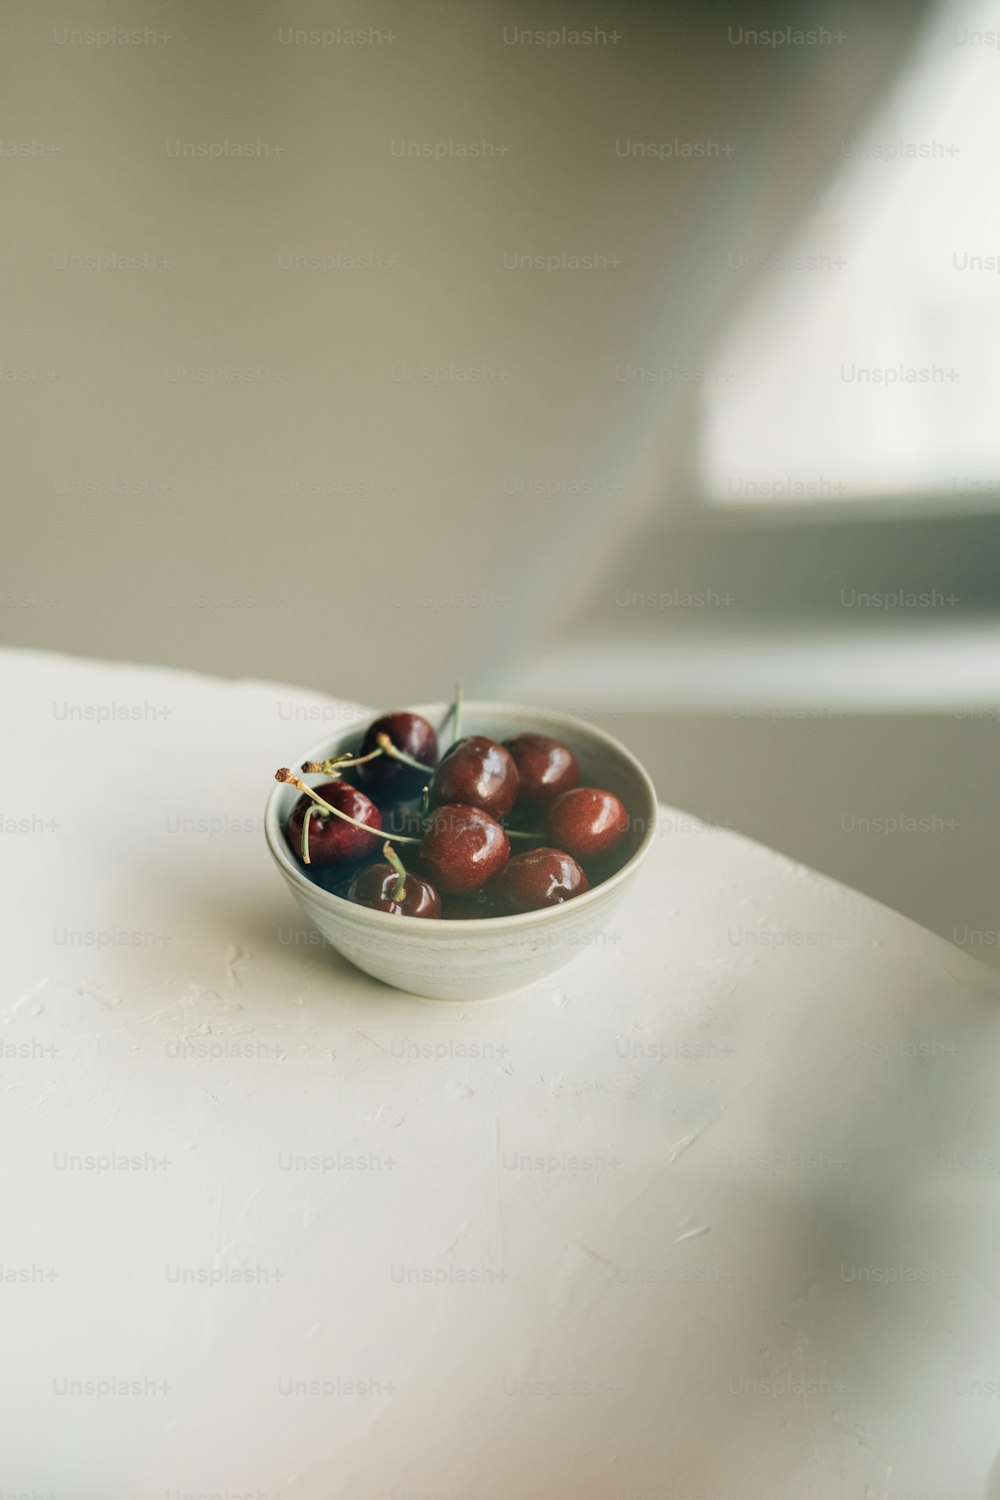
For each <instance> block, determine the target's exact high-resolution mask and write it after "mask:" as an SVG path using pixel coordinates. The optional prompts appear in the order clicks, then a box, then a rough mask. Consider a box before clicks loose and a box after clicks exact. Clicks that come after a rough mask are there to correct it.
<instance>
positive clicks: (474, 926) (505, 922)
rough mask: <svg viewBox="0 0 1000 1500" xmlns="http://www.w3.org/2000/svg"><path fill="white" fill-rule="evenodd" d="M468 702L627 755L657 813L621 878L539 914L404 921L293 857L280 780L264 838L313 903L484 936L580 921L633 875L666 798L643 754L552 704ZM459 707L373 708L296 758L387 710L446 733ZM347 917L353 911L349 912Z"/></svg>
mask: <svg viewBox="0 0 1000 1500" xmlns="http://www.w3.org/2000/svg"><path fill="white" fill-rule="evenodd" d="M462 706H463V712H470V713H476V714H478V713H483V714H484V715H489V714H490V713H491V712H496V713H502V714H510V715H514V716H517V715H520V716H522V717H524V718H526V719H532V718H534V719H536V720H538V721H545V723H547V724H548V725H550V726H552V727H551V728H550V730H548V731H543V730H541V729H539V728H536V727H534V726H533V725H532V724H530V723H528V724H526V725H525V727H524V729H523V730H522V731H521V732H522V733H526V734H531V733H544V732H551V733H552V734H553V737H556V736H557V735H558V734H559V733H560V732H561V731H563V730H564V731H565V733H566V734H567V736H569V737H572V735H573V734H574V733H579V732H581V731H582V732H583V734H585V735H588V736H589V737H590V738H591V739H597V740H600V741H601V742H602V744H603V745H604V747H605V748H606V749H608V750H611V751H613V752H614V753H615V755H616V756H618V758H619V759H621V760H623V761H624V762H625V763H626V764H627V766H628V767H629V769H630V770H631V771H632V772H633V773H634V774H635V775H636V777H637V778H638V780H639V782H640V784H641V785H642V787H643V790H644V791H645V793H646V796H647V799H648V801H649V805H650V809H651V814H652V815H651V816H650V817H649V818H648V819H647V822H646V828H645V830H644V831H643V835H642V838H641V839H640V841H639V843H638V844H637V845H636V847H635V849H634V850H633V851H632V853H631V854H630V855H629V857H628V859H627V860H626V861H625V863H624V864H623V865H622V866H621V867H620V868H619V869H617V870H616V871H615V873H614V874H613V875H609V876H608V878H607V879H606V880H602V881H601V882H600V884H599V885H595V886H591V888H590V889H589V890H587V891H584V893H583V895H582V896H574V897H573V899H572V900H571V901H563V902H561V903H560V904H559V905H558V906H544V907H541V908H540V909H539V910H537V911H526V912H513V913H511V914H510V915H509V916H504V917H467V918H463V919H461V920H457V919H455V918H448V917H420V918H416V917H414V918H412V919H411V920H410V921H409V922H401V921H400V918H399V917H398V916H396V915H394V914H393V913H392V912H387V911H375V910H374V909H373V908H372V907H367V906H362V905H360V904H359V903H357V902H353V901H347V900H345V898H344V897H343V896H335V895H334V893H333V892H332V891H327V890H324V888H323V887H322V886H321V885H317V884H316V882H315V881H313V880H310V879H309V876H308V875H306V874H305V873H304V872H303V871H302V869H301V868H300V867H299V865H298V864H297V862H296V861H295V859H294V858H293V856H292V854H291V851H290V850H289V848H288V844H287V842H286V840H285V836H284V829H283V827H282V825H281V823H280V822H279V819H278V804H279V802H280V801H281V800H282V798H283V796H287V795H288V794H289V792H290V791H292V790H294V789H293V788H290V787H289V786H288V785H287V784H285V783H282V782H276V783H275V785H274V786H273V787H272V788H271V792H270V795H269V796H268V799H267V805H266V807H265V809H264V837H265V839H266V840H267V846H268V849H269V850H270V852H271V857H272V859H273V860H274V862H275V864H276V865H277V866H278V868H279V870H280V871H281V873H282V874H283V875H284V876H285V878H286V879H287V880H290V882H291V883H292V885H293V886H295V887H297V888H298V889H299V890H301V891H302V893H303V894H304V895H308V896H309V898H310V900H312V901H318V902H319V904H320V906H322V907H324V908H326V909H327V910H328V911H330V912H331V913H332V914H333V915H335V916H336V915H338V914H340V913H341V912H342V908H345V907H346V908H347V911H348V912H349V913H350V918H349V920H352V921H356V922H358V923H366V922H367V923H370V924H371V925H372V926H373V928H374V930H375V931H382V932H396V933H402V934H408V935H410V936H413V937H418V936H420V937H425V938H432V937H437V938H440V935H441V932H442V930H443V929H447V930H448V931H452V930H453V929H457V931H456V932H455V936H456V938H458V937H459V936H460V935H462V934H465V935H467V936H468V937H470V938H471V937H482V936H485V935H486V934H488V933H490V932H502V931H507V932H509V931H510V930H511V928H512V927H514V926H519V927H523V926H539V925H541V924H542V923H545V922H552V921H558V920H560V919H562V920H565V919H566V918H567V917H569V916H572V917H574V918H576V917H577V916H579V915H582V913H583V912H584V911H585V910H586V908H587V907H588V906H590V905H593V904H594V902H595V899H596V900H598V901H600V900H601V898H602V897H606V896H607V895H608V894H610V893H611V892H612V891H614V890H616V889H617V888H618V887H620V886H621V885H623V884H625V882H626V881H628V880H629V879H631V877H632V875H634V873H635V871H636V870H637V869H638V867H639V865H640V864H641V863H642V861H643V860H644V859H645V858H646V856H647V854H648V853H649V851H650V849H651V848H652V844H653V839H654V837H655V836H656V831H657V823H658V820H659V819H658V814H659V799H658V797H657V794H656V788H655V786H654V785H653V780H652V777H651V776H650V774H649V772H648V771H647V770H646V768H645V766H644V765H643V764H642V762H641V761H640V760H639V758H638V757H637V756H635V755H633V753H632V751H631V750H629V749H628V748H627V747H626V746H625V745H623V744H622V743H621V741H620V740H618V739H616V738H615V736H614V735H612V734H608V732H607V731H606V730H604V729H599V728H598V727H597V725H596V724H591V723H590V722H589V721H588V720H586V719H580V718H578V717H576V715H574V714H564V713H559V712H557V711H553V710H549V709H544V708H538V707H537V706H535V705H533V704H527V703H509V702H504V701H501V700H499V699H488V698H466V699H465V700H464V701H463V705H462ZM452 707H453V705H452V704H450V703H440V702H438V703H418V704H412V703H408V704H403V705H401V706H400V708H399V709H392V710H380V709H372V710H371V711H370V714H364V713H362V714H359V716H358V719H357V721H356V722H354V723H352V724H349V725H346V726H345V727H344V728H342V729H341V730H340V731H339V732H338V733H336V734H326V735H324V736H323V738H322V739H320V740H317V741H316V743H315V744H313V745H311V746H310V747H309V748H308V749H307V750H303V751H302V752H301V753H300V754H297V755H296V756H294V757H293V759H292V762H291V764H294V765H301V763H302V762H303V761H305V760H319V759H323V758H325V756H324V754H323V752H324V751H325V752H327V753H329V749H330V746H331V743H332V742H333V741H335V740H341V739H344V738H345V737H347V736H350V735H354V734H364V731H365V729H366V728H367V726H368V724H370V723H371V721H372V719H376V718H379V717H381V715H382V713H384V712H393V713H395V712H404V713H415V714H422V715H423V717H424V718H426V719H429V720H430V722H431V723H432V724H434V725H435V727H437V728H438V732H439V733H440V731H441V728H443V727H444V726H445V725H446V724H447V722H448V718H449V715H450V710H451V708H452ZM343 914H344V915H345V916H346V913H343Z"/></svg>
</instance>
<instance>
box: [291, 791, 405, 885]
mask: <svg viewBox="0 0 1000 1500" xmlns="http://www.w3.org/2000/svg"><path fill="white" fill-rule="evenodd" d="M314 790H315V791H316V793H317V794H318V795H319V796H320V797H322V798H323V800H324V802H329V804H330V806H331V807H335V808H337V810H338V811H339V812H343V813H346V814H347V816H348V817H349V818H356V819H357V821H358V822H359V823H365V824H367V826H368V827H369V828H371V829H372V830H373V832H372V833H370V834H369V833H363V832H362V831H361V829H360V828H352V826H351V824H350V823H345V822H344V820H343V818H335V817H333V816H332V815H331V814H330V813H325V812H324V811H323V809H322V808H321V807H316V803H315V802H314V801H313V800H312V798H311V797H307V796H305V794H304V793H303V795H302V796H301V797H300V798H299V800H298V802H296V804H295V806H294V807H293V808H292V810H291V812H290V814H289V816H288V822H287V823H286V824H285V837H286V839H287V840H288V844H289V848H290V849H291V851H292V853H293V854H294V855H295V858H296V859H298V860H300V861H302V863H303V864H304V863H305V861H304V860H303V859H302V820H303V818H304V817H305V814H306V809H307V808H309V807H316V812H315V813H314V815H313V816H312V817H311V818H310V819H309V866H310V867H311V866H312V865H316V866H317V867H318V868H322V867H323V866H325V865H343V864H349V863H352V862H353V861H355V860H359V859H364V858H365V856H366V855H368V854H373V853H374V852H375V849H376V848H377V847H378V838H377V831H378V830H379V829H380V828H381V827H382V814H381V813H380V812H379V810H378V808H377V807H376V806H375V804H374V802H373V801H372V800H371V798H370V797H366V796H365V794H364V792H359V791H358V789H357V787H354V786H349V785H348V784H347V782H346V781H327V782H324V783H323V785H322V786H317V787H315V788H314Z"/></svg>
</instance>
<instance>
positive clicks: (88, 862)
mask: <svg viewBox="0 0 1000 1500" xmlns="http://www.w3.org/2000/svg"><path fill="white" fill-rule="evenodd" d="M0 694H2V697H0V702H2V729H0V765H2V773H3V796H2V799H0V801H2V806H0V817H2V824H0V827H2V843H0V848H2V849H3V852H4V855H5V858H4V860H3V863H2V875H0V878H2V916H0V927H2V933H3V938H4V944H3V947H4V955H5V958H4V987H5V997H4V1001H3V1005H2V1012H0V1013H2V1019H3V1028H2V1032H0V1040H2V1046H0V1079H2V1087H0V1100H2V1116H3V1119H2V1129H0V1151H2V1154H3V1158H4V1178H3V1180H4V1183H5V1195H4V1212H3V1215H2V1221H0V1224H2V1227H0V1264H2V1267H3V1270H2V1273H0V1274H2V1280H0V1307H2V1312H3V1318H2V1325H3V1328H4V1330H5V1331H4V1335H3V1346H2V1347H3V1349H4V1353H5V1358H4V1359H3V1360H2V1362H0V1411H2V1414H3V1420H2V1424H0V1425H2V1429H3V1437H2V1439H0V1450H2V1463H0V1492H2V1494H3V1495H4V1496H5V1497H6V1496H8V1495H11V1494H15V1493H16V1494H20V1493H27V1494H31V1493H32V1491H34V1492H37V1494H38V1495H40V1496H46V1497H55V1500H92V1497H93V1500H114V1497H119V1496H120V1497H122V1500H177V1497H180V1496H190V1495H203V1496H207V1495H214V1496H216V1497H224V1500H238V1497H240V1500H242V1497H246V1496H251V1495H252V1496H254V1497H256V1500H260V1497H262V1496H267V1497H268V1500H279V1497H280V1500H293V1497H294V1500H417V1497H421V1500H429V1497H435V1500H474V1497H475V1500H542V1497H546V1500H551V1497H567V1500H570V1497H572V1500H654V1497H655V1500H765V1497H766V1500H916V1497H927V1496H934V1497H938V1500H985V1497H987V1496H990V1497H991V1500H995V1497H996V1496H998V1495H1000V1479H998V1478H997V1476H994V1478H993V1479H992V1481H991V1479H990V1474H991V1470H992V1468H993V1466H994V1464H995V1462H996V1459H997V1455H998V1453H1000V1255H998V1247H1000V1133H998V1125H1000V1102H998V1094H1000V1084H998V1080H1000V1004H998V1001H1000V981H998V979H997V978H996V977H995V976H994V975H992V974H991V973H990V972H989V971H987V970H986V969H984V968H982V967H981V966H979V965H978V964H976V963H975V962H974V961H973V960H972V959H970V958H968V957H967V956H965V955H963V954H962V953H960V952H959V951H958V950H957V949H955V948H952V947H950V946H948V945H947V944H946V943H944V942H942V941H941V940H940V939H938V938H937V937H934V936H932V935H931V934H930V933H928V932H926V931H924V930H922V929H921V928H919V927H917V926H915V925H914V924H912V923H911V922H909V921H907V920H905V919H904V918H902V917H900V916H898V915H896V914H894V913H892V912H890V911H887V910H886V909H884V908H882V907H880V906H878V905H876V904H875V903H873V902H871V901H869V900H867V899H866V898H864V897H861V896H859V895H856V894H854V893H852V892H850V891H847V890H845V889H843V888H842V887H839V886H837V885H835V884H834V883H832V882H830V881H828V880H826V879H823V878H821V877H820V876H817V875H815V874H813V873H811V872H810V871H808V870H806V869H803V868H802V867H801V866H798V865H795V864H792V863H791V862H789V861H788V860H786V859H784V858H782V857H781V856H780V855H778V854H775V853H772V852H770V851H769V850H766V849H763V848H761V847H759V846H757V845H755V844H752V843H750V842H748V841H746V840H744V839H741V838H739V837H737V836H735V835H733V834H730V833H726V832H722V831H719V830H716V829H711V828H707V827H705V826H704V825H702V824H700V823H699V822H698V820H697V819H695V818H693V817H690V816H685V815H684V814H680V813H675V812H671V811H670V810H668V809H665V810H664V815H663V826H662V830H661V836H660V838H659V839H658V842H657V847H656V849H655V850H654V853H653V855H652V856H651V858H650V862H649V865H648V867H647V868H648V876H647V878H646V880H645V881H644V883H643V886H642V889H641V890H639V891H637V892H636V893H635V895H634V896H631V895H630V896H629V897H627V898H626V900H625V901H624V902H623V904H622V907H621V908H620V910H619V912H618V913H616V915H615V917H614V918H613V919H612V920H613V922H614V926H613V927H612V928H611V929H610V930H608V931H607V932H606V934H605V938H606V941H605V942H604V943H602V944H600V945H595V946H594V947H593V948H591V949H589V950H588V951H587V952H586V953H585V954H584V955H581V956H580V957H579V958H577V959H576V960H574V962H573V963H572V964H570V965H569V966H568V967H567V968H565V969H564V970H562V971H561V972H560V973H559V974H558V975H556V976H555V977H554V978H553V979H552V980H550V981H547V982H545V983H543V984H541V985H538V986H536V987H535V988H534V989H531V990H527V991H523V992H522V993H520V994H518V995H515V996H513V997H511V998H508V999H501V1000H493V1001H484V1002H479V1003H477V1004H469V1005H462V1004H455V1003H454V1002H435V1001H429V1000H418V999H415V998H413V997H410V996H407V995H404V994H400V993H398V992H395V991H392V990H389V989H387V988H385V987H383V986H381V985H380V984H378V983H377V982H375V981H374V980H370V979H368V978H367V977H366V976H364V975H363V974H360V973H358V972H356V971H354V970H353V969H350V968H349V967H348V966H347V965H346V964H345V963H344V962H342V961H341V960H339V959H338V958H337V957H336V955H334V954H333V953H332V952H331V951H329V950H328V949H326V948H324V947H323V946H321V945H320V944H319V943H318V942H317V941H315V940H311V938H310V935H309V934H308V933H307V932H306V930H305V929H304V927H303V925H302V921H301V919H300V916H299V914H298V911H297V908H296V907H295V906H294V904H293V902H292V900H291V897H290V896H289V894H288V892H287V891H286V889H285V887H284V885H283V884H282V882H281V881H280V879H279V878H278V875H277V873H276V872H275V870H274V869H273V868H272V865H271V862H270V859H269V857H268V855H267V852H266V849H265V847H264V840H263V835H262V832H261V813H262V808H263V804H264V801H265V798H266V796H267V794H268V791H269V790H270V784H271V774H272V772H273V769H274V767H275V766H276V765H278V764H281V763H285V762H288V761H289V760H291V759H293V758H294V756H295V755H296V753H297V752H298V751H299V750H300V749H301V748H302V747H304V746H305V745H308V744H311V743H313V742H315V740H316V739H317V738H318V737H319V735H320V734H321V733H322V731H323V725H324V723H329V725H330V729H331V734H333V733H335V732H336V731H337V730H338V729H339V728H341V727H342V725H343V723H344V722H345V718H350V717H353V715H354V712H355V711H354V710H352V709H351V708H350V706H347V705H341V704H338V703H336V702H335V701H333V700H330V699H324V698H322V697H321V696H319V695H317V694H315V693H310V692H305V691H302V690H297V689H290V688H284V687H281V686H276V685H273V684H263V683H255V682H240V683H229V682H220V681H217V680H213V679H209V678H201V677H197V676H192V675H187V674H182V673H176V672H171V671H166V670H161V669H158V668H149V667H131V666H116V665H108V664H102V663H95V662H87V661H76V660H71V659H66V658H61V657H55V656H49V655H44V654H34V653H27V652H7V653H0ZM401 696H403V697H405V692H402V693H401ZM383 706H386V705H383ZM669 790H670V789H669V787H665V788H661V792H664V793H666V794H668V795H669Z"/></svg>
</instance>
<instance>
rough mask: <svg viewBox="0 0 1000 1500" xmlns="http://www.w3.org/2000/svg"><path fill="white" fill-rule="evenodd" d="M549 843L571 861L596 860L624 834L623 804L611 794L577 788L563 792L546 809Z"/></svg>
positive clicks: (591, 787) (587, 787)
mask: <svg viewBox="0 0 1000 1500" xmlns="http://www.w3.org/2000/svg"><path fill="white" fill-rule="evenodd" d="M548 822H549V832H550V833H551V834H552V838H553V842H554V843H556V844H558V846H559V848H560V849H565V850H566V853H567V854H572V856H573V858H574V859H582V860H588V859H596V858H597V857H598V856H599V855H601V854H607V852H608V850H609V849H613V848H614V847H615V845H616V844H619V843H620V842H621V840H622V839H623V838H624V837H625V835H626V833H627V832H628V813H627V812H626V810H625V804H624V803H623V802H622V801H621V800H620V798H618V797H616V796H615V794H614V792H605V791H603V790H601V788H599V787H596V786H578V787H574V788H573V790H572V791H571V792H563V794H562V796H561V797H557V798H556V800H555V802H553V804H552V806H551V807H550V808H549V817H548Z"/></svg>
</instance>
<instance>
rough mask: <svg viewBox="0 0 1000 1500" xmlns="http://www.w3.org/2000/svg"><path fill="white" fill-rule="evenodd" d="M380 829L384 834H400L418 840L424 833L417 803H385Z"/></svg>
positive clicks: (422, 817) (421, 813) (421, 815)
mask: <svg viewBox="0 0 1000 1500" xmlns="http://www.w3.org/2000/svg"><path fill="white" fill-rule="evenodd" d="M382 827H383V828H384V829H385V831H386V833H401V834H404V835H405V836H406V837H407V838H420V836H421V834H422V833H423V831H424V815H423V812H422V810H421V806H420V803H419V802H387V803H386V804H385V806H384V807H383V808H382Z"/></svg>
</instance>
